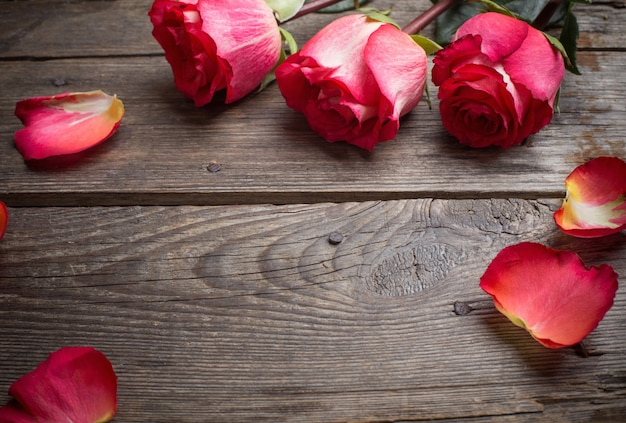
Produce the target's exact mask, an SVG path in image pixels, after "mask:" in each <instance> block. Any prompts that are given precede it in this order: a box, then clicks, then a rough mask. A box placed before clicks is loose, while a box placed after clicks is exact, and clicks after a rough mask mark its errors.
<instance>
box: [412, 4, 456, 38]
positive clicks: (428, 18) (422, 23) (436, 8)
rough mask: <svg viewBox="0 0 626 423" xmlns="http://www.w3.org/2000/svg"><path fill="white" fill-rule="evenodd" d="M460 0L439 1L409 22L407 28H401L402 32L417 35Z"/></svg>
mask: <svg viewBox="0 0 626 423" xmlns="http://www.w3.org/2000/svg"><path fill="white" fill-rule="evenodd" d="M459 2H460V0H440V1H438V2H437V3H435V4H433V5H432V6H431V8H430V9H428V10H427V11H425V12H424V13H422V14H421V15H419V16H418V17H417V18H415V19H414V20H413V21H411V22H410V23H409V24H408V25H407V26H405V27H404V28H402V31H403V32H406V33H407V34H417V33H419V32H420V31H421V30H422V29H424V28H426V25H428V24H429V23H431V22H432V21H434V20H435V18H436V17H437V16H439V15H441V14H442V13H443V12H445V11H446V10H448V9H449V8H450V7H452V6H454V5H455V4H456V3H459Z"/></svg>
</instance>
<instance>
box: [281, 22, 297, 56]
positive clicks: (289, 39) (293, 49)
mask: <svg viewBox="0 0 626 423" xmlns="http://www.w3.org/2000/svg"><path fill="white" fill-rule="evenodd" d="M278 30H279V31H280V36H281V38H282V39H283V41H285V42H286V43H287V47H289V54H294V53H297V52H298V43H297V42H296V39H295V38H293V35H291V33H290V32H289V31H287V30H286V29H285V28H283V27H282V26H279V27H278Z"/></svg>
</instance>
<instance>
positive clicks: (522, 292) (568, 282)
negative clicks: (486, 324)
mask: <svg viewBox="0 0 626 423" xmlns="http://www.w3.org/2000/svg"><path fill="white" fill-rule="evenodd" d="M480 287H481V288H482V289H483V290H484V291H485V292H487V293H488V294H489V295H491V296H492V297H493V299H494V304H495V306H496V308H497V309H498V310H499V311H500V312H501V313H502V314H504V315H505V316H507V317H508V318H509V319H510V320H511V321H512V322H513V323H515V324H516V325H518V326H521V327H523V328H525V329H526V330H528V332H530V334H531V335H532V336H533V337H534V338H535V339H536V340H537V341H539V342H540V343H542V344H543V345H545V346H546V347H549V348H560V347H565V346H568V345H574V344H577V343H578V342H580V341H582V340H583V339H584V338H585V337H586V336H587V335H588V334H589V333H590V332H591V331H592V330H594V329H595V328H596V327H597V326H598V323H599V322H600V320H602V318H603V317H604V315H605V314H606V312H607V311H608V310H609V309H610V308H611V306H612V305H613V298H614V297H615V292H616V291H617V273H615V272H614V271H613V269H612V268H611V266H609V265H606V264H603V265H600V266H599V267H591V268H589V269H588V268H586V267H585V265H584V263H583V262H582V260H581V259H580V258H579V257H578V256H577V255H576V254H575V253H573V252H571V251H559V250H554V249H552V248H548V247H545V246H543V245H541V244H536V243H531V242H523V243H521V244H517V245H513V246H510V247H507V248H505V249H503V250H502V251H501V252H500V253H499V254H498V255H497V256H496V258H495V259H494V260H493V261H492V262H491V264H490V265H489V266H488V268H487V270H486V272H485V274H484V275H483V276H482V278H481V279H480Z"/></svg>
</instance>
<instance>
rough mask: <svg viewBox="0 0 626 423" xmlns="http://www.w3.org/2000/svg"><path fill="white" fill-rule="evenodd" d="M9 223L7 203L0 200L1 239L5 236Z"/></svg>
mask: <svg viewBox="0 0 626 423" xmlns="http://www.w3.org/2000/svg"><path fill="white" fill-rule="evenodd" d="M8 223H9V211H8V210H7V206H6V204H4V203H3V202H2V201H0V239H2V237H3V236H4V232H5V231H6V230H7V224H8Z"/></svg>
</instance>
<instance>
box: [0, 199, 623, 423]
mask: <svg viewBox="0 0 626 423" xmlns="http://www.w3.org/2000/svg"><path fill="white" fill-rule="evenodd" d="M558 205H559V200H558V199H556V200H539V201H524V200H455V201H445V200H430V199H424V200H404V201H389V202H365V203H345V204H316V205H288V206H230V207H122V208H119V207H105V208H98V207H96V208H12V209H10V212H11V217H12V219H11V221H10V227H9V231H8V232H7V234H6V236H5V238H4V239H3V241H2V242H1V243H0V333H2V336H1V337H0V392H6V388H7V387H8V385H9V383H10V382H11V381H12V380H13V379H15V378H16V377H18V376H19V375H20V374H22V373H24V372H26V371H28V370H29V369H30V368H32V366H33V365H34V363H37V362H38V361H40V360H42V359H44V358H45V356H46V355H47V353H48V352H49V351H51V350H54V349H56V348H59V347H61V346H63V345H72V344H89V345H94V346H96V347H97V348H99V349H101V350H102V351H103V352H105V353H106V354H107V356H108V357H109V358H110V359H111V360H112V362H113V364H114V366H115V369H116V371H117V373H118V376H119V380H120V385H119V386H120V390H119V398H120V409H119V414H118V417H117V418H116V421H123V422H145V421H151V422H171V421H176V422H198V421H212V422H213V421H273V422H282V421H315V422H330V421H348V420H349V421H401V420H411V421H413V420H421V419H439V418H455V417H458V418H462V417H475V418H476V421H486V420H485V419H486V418H487V417H489V418H493V417H497V416H502V417H503V421H507V420H504V418H506V416H509V417H510V416H512V415H516V416H517V417H520V416H521V417H524V418H526V419H527V421H546V420H550V421H579V420H580V419H581V418H582V419H583V420H584V419H585V418H587V419H589V420H590V421H610V420H611V417H615V416H623V415H624V411H626V408H625V400H626V338H624V336H623V328H624V323H625V320H624V317H623V316H624V315H626V295H624V292H622V290H619V291H618V293H617V297H616V301H615V305H614V306H613V308H612V309H611V310H610V311H609V313H608V314H607V316H606V317H605V319H604V320H603V321H602V322H601V324H600V326H599V327H598V328H597V330H596V331H594V332H593V333H592V334H591V335H590V336H589V337H588V339H587V340H586V341H585V343H586V348H587V349H588V352H589V353H590V356H589V357H587V358H582V357H580V356H579V355H577V354H576V353H575V351H574V350H573V349H564V350H549V349H546V348H544V347H542V346H541V345H539V344H538V343H536V342H535V341H533V340H532V339H531V338H530V337H529V336H528V335H527V334H526V333H525V332H524V331H523V330H521V329H519V328H517V327H515V326H513V325H512V324H511V323H509V322H508V321H507V320H506V319H505V318H504V317H503V316H502V315H500V314H499V313H498V312H497V311H496V310H495V309H494V307H493V305H492V302H491V300H490V299H489V298H488V296H487V295H486V294H484V293H483V292H482V291H481V290H480V288H479V287H478V280H479V278H480V276H481V275H482V273H483V272H484V269H485V268H486V266H487V264H488V262H489V261H490V260H491V259H492V258H493V257H494V256H495V254H496V253H497V252H498V251H499V250H500V249H501V248H502V247H504V246H506V245H510V244H513V243H517V242H520V241H537V242H542V243H545V244H547V245H550V246H552V247H555V248H563V249H571V250H574V251H576V252H578V253H579V254H580V255H581V257H582V258H583V259H584V260H585V262H586V263H588V264H599V263H609V264H611V265H612V266H613V267H614V268H615V270H616V271H617V272H618V273H619V274H622V275H623V274H625V272H626V259H625V257H626V255H625V252H626V238H625V236H624V234H617V235H615V236H611V237H607V238H604V239H600V240H579V239H574V238H571V237H569V236H566V235H564V234H562V233H560V232H559V231H558V230H557V229H556V228H555V226H554V224H553V223H552V217H551V216H552V212H553V211H554V210H555V209H556V208H557V207H558ZM334 231H337V232H339V233H341V234H342V235H343V236H344V240H343V242H341V243H339V244H337V245H333V244H331V243H329V242H328V236H329V234H330V233H332V232H334ZM456 302H463V303H465V304H466V305H468V306H469V307H470V312H469V313H468V314H466V315H457V314H455V312H454V304H455V303H456ZM5 399H6V396H4V397H3V396H2V394H0V401H3V400H5ZM617 421H618V420H617Z"/></svg>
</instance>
